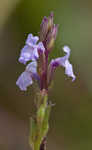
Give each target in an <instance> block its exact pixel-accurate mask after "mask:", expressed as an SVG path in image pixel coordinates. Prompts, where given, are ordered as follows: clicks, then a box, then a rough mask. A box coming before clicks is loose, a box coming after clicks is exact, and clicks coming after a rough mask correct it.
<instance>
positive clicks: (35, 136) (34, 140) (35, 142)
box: [30, 93, 51, 150]
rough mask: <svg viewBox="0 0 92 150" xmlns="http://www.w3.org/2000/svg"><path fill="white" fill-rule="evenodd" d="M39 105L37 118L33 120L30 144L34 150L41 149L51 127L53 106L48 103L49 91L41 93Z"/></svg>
mask: <svg viewBox="0 0 92 150" xmlns="http://www.w3.org/2000/svg"><path fill="white" fill-rule="evenodd" d="M40 98H41V99H38V100H39V102H40V105H39V107H37V115H36V118H35V120H34V119H32V120H31V131H30V145H31V147H32V150H40V146H41V144H42V142H43V139H44V138H45V137H46V136H47V133H48V129H49V123H48V120H49V114H50V109H51V106H50V105H48V104H47V100H48V95H47V93H45V94H43V93H41V96H40Z"/></svg>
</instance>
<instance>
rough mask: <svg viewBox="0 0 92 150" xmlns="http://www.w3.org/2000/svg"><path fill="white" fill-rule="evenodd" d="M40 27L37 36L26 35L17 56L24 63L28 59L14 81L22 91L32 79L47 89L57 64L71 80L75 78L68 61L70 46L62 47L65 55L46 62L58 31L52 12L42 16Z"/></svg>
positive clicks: (41, 87)
mask: <svg viewBox="0 0 92 150" xmlns="http://www.w3.org/2000/svg"><path fill="white" fill-rule="evenodd" d="M40 28H41V29H40V33H39V37H38V36H33V35H32V34H29V35H28V37H27V40H26V43H25V46H24V48H23V49H22V50H21V54H20V57H19V62H20V63H23V64H24V65H26V63H27V62H29V61H30V63H29V64H28V65H27V66H26V69H25V71H24V72H23V73H22V74H21V75H20V77H19V78H18V80H17V82H16V84H17V85H18V86H19V88H20V89H21V90H23V91H26V90H27V87H28V86H29V85H31V84H32V83H33V80H37V81H38V83H39V86H40V89H41V90H42V89H45V90H48V88H49V85H50V84H51V81H52V79H53V74H54V72H55V70H56V68H57V67H59V66H60V67H64V68H65V74H66V75H67V76H69V77H72V81H74V80H75V78H76V77H75V75H74V73H73V68H72V65H71V64H70V62H69V57H70V48H69V47H68V46H64V47H63V51H64V52H65V53H66V55H65V56H63V57H59V58H56V59H52V60H51V62H50V63H48V57H49V54H50V52H51V51H52V49H53V45H54V42H55V40H56V35H57V31H58V26H57V25H55V24H54V23H53V13H51V14H50V16H49V17H48V18H47V17H44V19H43V21H42V24H41V27H40Z"/></svg>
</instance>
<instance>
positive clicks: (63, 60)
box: [50, 46, 76, 81]
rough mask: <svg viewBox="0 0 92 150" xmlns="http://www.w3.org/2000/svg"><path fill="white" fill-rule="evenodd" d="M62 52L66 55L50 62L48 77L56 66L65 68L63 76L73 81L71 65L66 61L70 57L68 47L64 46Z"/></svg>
mask: <svg viewBox="0 0 92 150" xmlns="http://www.w3.org/2000/svg"><path fill="white" fill-rule="evenodd" d="M63 51H64V52H66V55H65V56H64V57H59V58H56V59H52V61H51V62H50V76H52V74H53V72H54V70H55V69H56V68H57V67H58V66H62V67H64V68H65V74H66V75H67V76H69V77H72V81H74V80H75V78H76V77H75V75H74V73H73V68H72V65H71V64H70V62H69V60H68V59H69V56H70V48H69V47H68V46H64V47H63ZM50 78H51V77H50Z"/></svg>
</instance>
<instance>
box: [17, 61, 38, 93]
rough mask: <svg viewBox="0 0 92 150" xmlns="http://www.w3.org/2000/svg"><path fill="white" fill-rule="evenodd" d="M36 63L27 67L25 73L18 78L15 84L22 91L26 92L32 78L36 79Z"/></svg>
mask: <svg viewBox="0 0 92 150" xmlns="http://www.w3.org/2000/svg"><path fill="white" fill-rule="evenodd" d="M37 77H38V74H37V62H36V61H34V62H31V63H29V64H28V65H27V67H26V69H25V71H24V72H23V73H22V74H21V75H20V76H19V78H18V80H17V82H16V84H17V85H18V86H19V88H20V89H21V90H22V91H26V90H27V87H28V86H29V85H31V84H32V83H33V78H34V79H38V78H37Z"/></svg>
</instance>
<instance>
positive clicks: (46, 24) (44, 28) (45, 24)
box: [39, 13, 53, 41]
mask: <svg viewBox="0 0 92 150" xmlns="http://www.w3.org/2000/svg"><path fill="white" fill-rule="evenodd" d="M52 27H53V13H51V14H50V16H49V17H48V18H47V17H44V18H43V20H42V23H41V29H40V35H39V36H40V41H44V40H45V38H46V36H47V33H48V32H49V31H50V29H51V28H52Z"/></svg>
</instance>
